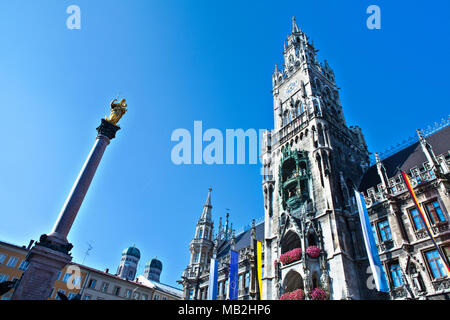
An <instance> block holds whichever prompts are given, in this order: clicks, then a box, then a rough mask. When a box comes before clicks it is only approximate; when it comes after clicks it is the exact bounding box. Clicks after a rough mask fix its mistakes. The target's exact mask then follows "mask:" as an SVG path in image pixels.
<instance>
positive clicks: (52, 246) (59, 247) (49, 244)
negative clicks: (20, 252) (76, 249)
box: [36, 234, 73, 254]
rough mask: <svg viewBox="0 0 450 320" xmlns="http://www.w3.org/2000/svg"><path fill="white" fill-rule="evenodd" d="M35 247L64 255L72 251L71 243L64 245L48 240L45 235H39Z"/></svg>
mask: <svg viewBox="0 0 450 320" xmlns="http://www.w3.org/2000/svg"><path fill="white" fill-rule="evenodd" d="M36 245H40V246H43V247H46V248H49V249H52V250H55V251H59V252H62V253H65V254H69V252H70V250H72V248H73V245H72V244H71V243H68V244H65V245H64V244H59V243H56V242H53V241H51V240H49V238H48V236H47V235H46V234H43V235H41V237H40V238H39V242H38V243H36Z"/></svg>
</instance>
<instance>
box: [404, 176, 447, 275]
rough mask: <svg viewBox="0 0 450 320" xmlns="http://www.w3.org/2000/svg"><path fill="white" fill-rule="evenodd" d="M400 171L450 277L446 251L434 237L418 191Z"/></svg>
mask: <svg viewBox="0 0 450 320" xmlns="http://www.w3.org/2000/svg"><path fill="white" fill-rule="evenodd" d="M400 171H401V173H402V176H403V180H405V184H406V187H407V188H408V191H409V193H410V194H411V198H412V199H413V201H414V204H415V205H416V209H417V211H419V213H420V216H421V218H422V221H423V222H424V224H425V230H426V231H427V233H428V236H429V237H430V239H431V241H432V242H433V245H434V247H435V248H436V250H437V252H438V253H439V256H440V257H441V260H442V262H443V263H444V265H445V267H446V270H447V275H448V276H449V277H450V267H449V265H448V261H447V259H446V258H445V255H444V253H443V252H442V250H441V248H439V246H438V245H437V243H436V240H435V239H434V237H433V233H432V232H431V227H430V225H431V224H430V222H429V220H428V219H427V216H426V215H425V214H424V212H423V210H422V207H421V206H420V205H419V201H418V200H417V196H416V193H415V192H414V189H413V187H412V184H411V181H410V180H409V177H408V175H407V174H406V172H404V171H402V170H400Z"/></svg>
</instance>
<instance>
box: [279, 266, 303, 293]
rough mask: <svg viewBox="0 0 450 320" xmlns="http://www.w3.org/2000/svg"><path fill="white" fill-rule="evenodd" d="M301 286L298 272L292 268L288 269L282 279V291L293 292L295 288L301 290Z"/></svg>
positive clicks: (301, 280)
mask: <svg viewBox="0 0 450 320" xmlns="http://www.w3.org/2000/svg"><path fill="white" fill-rule="evenodd" d="M303 288H304V287H303V278H302V276H301V275H300V273H298V272H296V271H294V270H291V271H289V272H288V274H287V275H286V277H285V279H284V285H283V289H284V292H293V291H295V290H297V289H302V290H303Z"/></svg>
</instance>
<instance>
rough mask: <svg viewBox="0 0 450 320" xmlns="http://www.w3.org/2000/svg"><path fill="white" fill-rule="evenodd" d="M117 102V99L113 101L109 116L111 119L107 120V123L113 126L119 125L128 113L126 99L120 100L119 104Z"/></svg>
mask: <svg viewBox="0 0 450 320" xmlns="http://www.w3.org/2000/svg"><path fill="white" fill-rule="evenodd" d="M116 101H117V99H114V100H113V101H111V113H110V114H109V117H108V118H106V121H108V122H109V123H111V124H113V125H117V123H118V122H119V120H120V118H122V117H123V115H124V114H125V112H127V109H126V108H127V106H128V105H127V104H126V100H125V99H122V100H120V102H119V103H116Z"/></svg>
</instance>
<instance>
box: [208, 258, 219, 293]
mask: <svg viewBox="0 0 450 320" xmlns="http://www.w3.org/2000/svg"><path fill="white" fill-rule="evenodd" d="M217 274H218V267H217V260H216V259H214V258H213V259H211V265H210V268H209V286H208V300H217Z"/></svg>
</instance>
